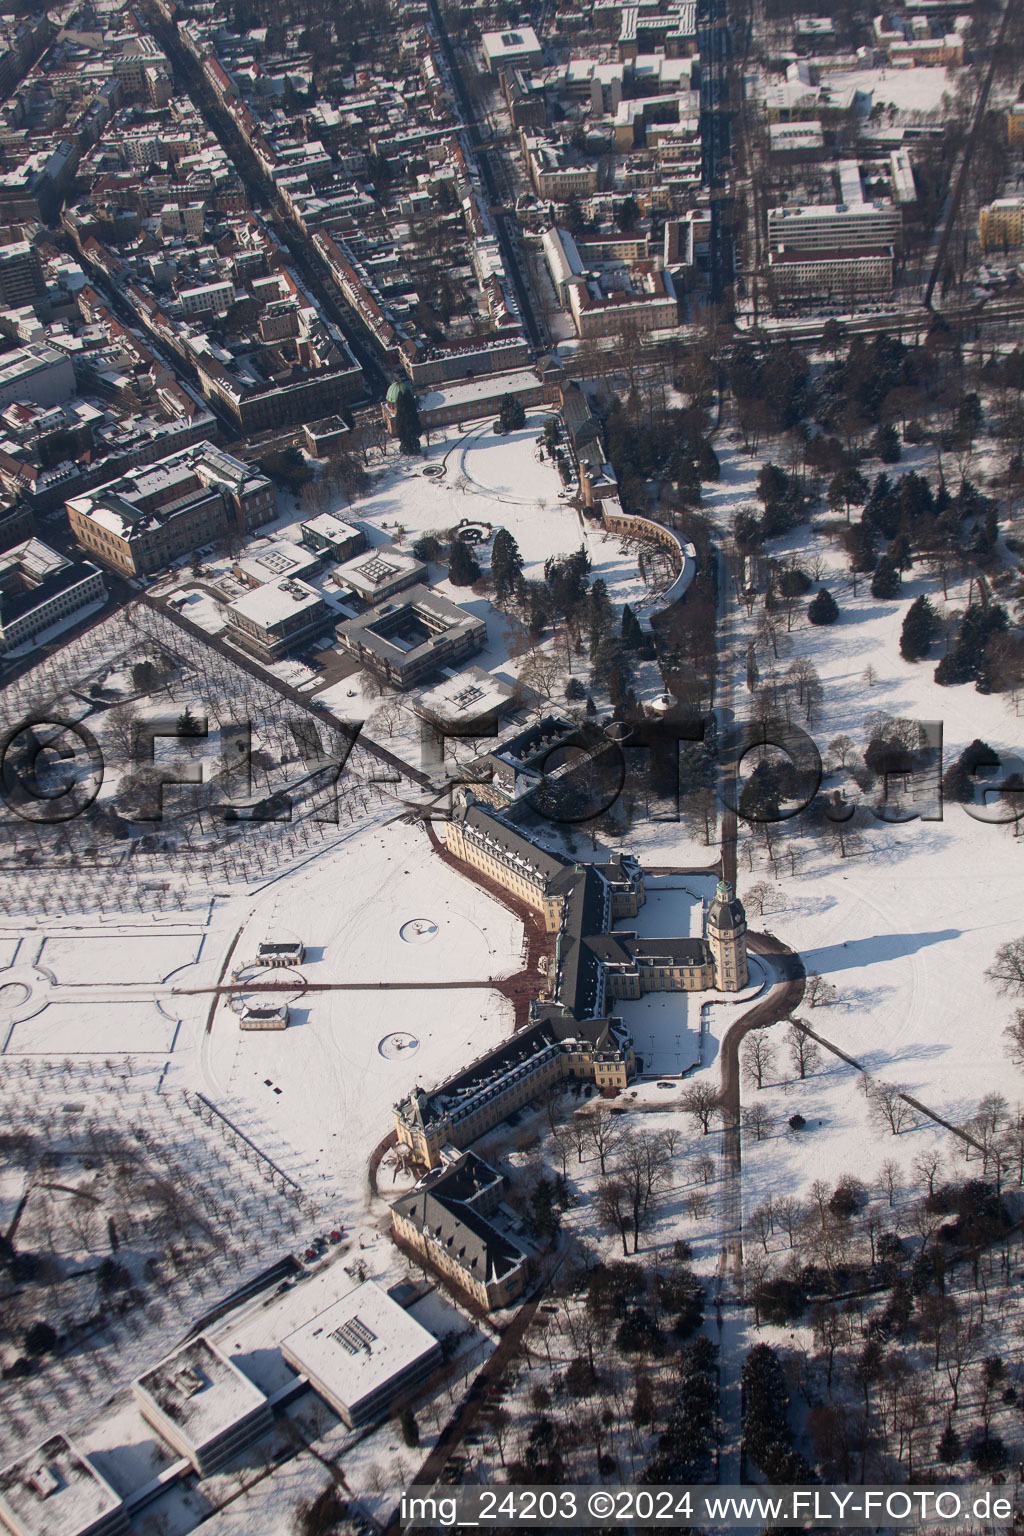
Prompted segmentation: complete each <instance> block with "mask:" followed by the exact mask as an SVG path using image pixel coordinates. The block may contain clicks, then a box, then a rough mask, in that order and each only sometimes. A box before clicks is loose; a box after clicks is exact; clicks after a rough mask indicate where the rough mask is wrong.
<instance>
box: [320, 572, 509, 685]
mask: <svg viewBox="0 0 1024 1536" xmlns="http://www.w3.org/2000/svg"><path fill="white" fill-rule="evenodd" d="M335 633H336V634H337V637H338V644H339V645H340V646H341V648H342V649H343V650H346V651H348V652H349V653H350V654H351V655H353V656H356V657H358V659H359V660H360V661H361V662H362V663H364V664H365V665H366V666H368V667H369V668H370V670H371V671H373V672H376V673H377V674H378V675H379V676H382V677H384V678H386V679H387V681H388V682H389V683H392V684H393V685H394V686H395V687H396V688H401V689H405V688H412V687H413V686H414V685H415V684H416V683H419V682H421V681H422V680H423V679H424V678H425V677H428V676H429V675H430V674H431V673H432V672H435V671H438V670H439V669H440V668H442V667H451V666H454V665H455V663H456V662H458V661H464V660H465V658H466V657H467V656H474V655H475V654H476V653H477V651H480V650H482V649H483V647H484V645H485V644H486V643H487V625H486V624H485V622H484V620H483V619H480V618H477V616H476V615H475V614H472V613H469V612H468V611H467V610H466V609H465V608H460V607H459V606H458V604H457V603H453V602H450V601H449V600H448V598H446V597H442V596H441V595H440V593H437V592H432V591H431V590H430V588H429V587H426V586H415V587H409V588H408V589H407V590H406V591H404V592H400V593H398V594H397V595H396V596H395V597H393V598H390V599H389V600H388V601H387V602H384V603H381V604H380V605H379V606H377V607H375V608H371V609H370V610H369V611H368V612H366V613H363V614H360V615H359V617H358V618H355V619H348V620H347V621H345V622H344V623H342V624H339V625H338V626H337V628H336V631H335Z"/></svg>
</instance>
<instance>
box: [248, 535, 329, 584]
mask: <svg viewBox="0 0 1024 1536" xmlns="http://www.w3.org/2000/svg"><path fill="white" fill-rule="evenodd" d="M321 564H322V558H321V556H320V554H319V553H318V552H317V551H316V550H312V549H310V548H309V546H308V545H307V544H296V543H294V542H293V540H291V539H275V540H274V541H273V543H272V544H268V545H266V546H265V547H263V548H256V549H254V550H252V551H251V552H250V551H249V550H246V551H245V553H244V554H241V555H239V557H238V559H237V560H236V561H235V563H234V566H233V567H232V569H233V573H234V575H236V576H237V577H238V579H239V581H243V582H244V583H245V585H246V586H247V587H263V586H266V584H267V582H268V581H280V580H281V578H282V577H283V576H288V577H293V578H294V579H296V580H298V581H305V580H306V579H307V578H308V577H310V576H315V575H316V574H317V572H318V571H319V569H320V566H321Z"/></svg>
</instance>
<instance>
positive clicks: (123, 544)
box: [67, 443, 277, 576]
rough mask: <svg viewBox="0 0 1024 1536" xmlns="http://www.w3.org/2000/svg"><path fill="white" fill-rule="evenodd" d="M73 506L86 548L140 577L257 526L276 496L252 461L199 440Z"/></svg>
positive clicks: (272, 509) (75, 527)
mask: <svg viewBox="0 0 1024 1536" xmlns="http://www.w3.org/2000/svg"><path fill="white" fill-rule="evenodd" d="M67 512H68V522H69V523H70V525H71V531H72V533H73V534H74V536H75V538H76V539H77V541H78V543H79V544H80V545H81V546H82V548H83V549H85V550H87V551H88V552H89V553H90V554H92V555H95V556H96V558H97V559H98V560H100V561H102V562H103V563H104V564H105V565H109V566H113V568H114V569H115V570H118V571H122V572H124V573H126V574H128V575H132V576H138V575H146V574H149V573H150V572H154V571H161V570H164V569H166V567H167V566H168V565H170V564H172V562H173V561H174V560H176V559H178V558H180V556H182V555H187V554H191V553H192V552H193V551H194V550H196V549H198V548H200V547H201V546H202V545H203V544H209V543H212V542H213V540H215V539H218V538H221V537H223V536H225V535H227V534H234V533H249V532H251V531H252V529H253V528H256V527H258V526H259V524H260V523H265V522H268V521H269V520H270V519H271V518H273V517H275V516H276V514H277V498H276V497H275V495H274V487H273V485H272V484H271V482H270V481H269V480H268V479H267V477H266V475H263V474H260V472H259V470H257V469H254V468H253V467H252V466H251V465H250V464H245V463H243V462H242V461H241V460H240V459H235V458H232V456H231V454H229V453H225V452H224V450H223V449H221V448H215V447H214V446H213V444H212V443H194V444H192V445H191V446H190V447H187V448H183V449H181V450H180V451H179V452H178V453H174V454H171V455H170V456H169V457H168V458H166V459H160V460H158V461H157V462H156V463H155V464H151V465H146V466H144V467H142V468H139V469H136V470H131V471H129V472H128V473H127V474H125V475H122V476H121V477H120V478H119V479H117V480H111V481H109V482H108V483H107V484H106V485H101V486H98V487H97V489H96V490H94V491H88V492H86V493H85V494H83V495H81V496H74V497H72V498H70V500H69V501H68V502H67Z"/></svg>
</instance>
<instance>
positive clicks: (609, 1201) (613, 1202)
mask: <svg viewBox="0 0 1024 1536" xmlns="http://www.w3.org/2000/svg"><path fill="white" fill-rule="evenodd" d="M594 1211H595V1214H596V1215H597V1219H598V1221H599V1222H600V1223H601V1225H602V1227H604V1229H605V1231H607V1232H616V1233H618V1235H619V1237H620V1239H621V1240H622V1252H623V1255H624V1256H625V1255H626V1254H628V1253H629V1248H628V1247H627V1246H626V1235H627V1233H628V1232H629V1228H630V1221H631V1217H632V1212H631V1209H630V1198H629V1192H628V1190H627V1189H626V1185H625V1183H624V1181H623V1180H622V1179H603V1180H602V1181H601V1183H600V1184H599V1185H598V1186H597V1193H596V1194H595V1196H594Z"/></svg>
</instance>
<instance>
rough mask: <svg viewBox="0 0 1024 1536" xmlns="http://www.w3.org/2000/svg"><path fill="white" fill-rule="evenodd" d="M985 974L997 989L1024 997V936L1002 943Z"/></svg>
mask: <svg viewBox="0 0 1024 1536" xmlns="http://www.w3.org/2000/svg"><path fill="white" fill-rule="evenodd" d="M985 975H986V976H987V977H988V979H989V981H991V982H992V983H993V984H994V986H995V987H996V989H997V991H999V992H1002V993H1008V994H1010V995H1011V996H1017V997H1024V938H1021V939H1011V940H1010V941H1009V942H1008V943H1006V944H1000V946H999V948H998V949H997V950H996V957H995V959H994V960H993V962H992V964H991V965H990V966H989V968H988V970H987V971H986V972H985Z"/></svg>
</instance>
